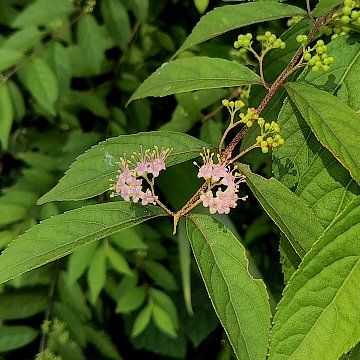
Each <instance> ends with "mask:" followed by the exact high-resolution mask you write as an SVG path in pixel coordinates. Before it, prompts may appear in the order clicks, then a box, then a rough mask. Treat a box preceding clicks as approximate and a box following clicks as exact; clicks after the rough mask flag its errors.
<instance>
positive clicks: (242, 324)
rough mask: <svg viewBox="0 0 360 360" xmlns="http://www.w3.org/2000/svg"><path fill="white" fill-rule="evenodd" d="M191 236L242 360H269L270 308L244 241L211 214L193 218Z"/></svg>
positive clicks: (213, 298)
mask: <svg viewBox="0 0 360 360" xmlns="http://www.w3.org/2000/svg"><path fill="white" fill-rule="evenodd" d="M186 227H187V233H188V237H189V240H190V243H191V246H192V249H193V252H194V255H195V259H196V262H197V264H198V266H199V269H200V272H201V275H202V278H203V280H204V282H205V286H206V288H207V291H208V294H209V296H210V299H211V301H212V304H213V306H214V308H215V311H216V314H217V315H218V317H219V319H220V321H221V324H222V325H223V327H224V329H225V332H226V334H227V335H228V337H229V341H230V343H231V344H232V347H233V349H234V352H235V354H236V356H237V358H238V359H249V360H265V358H266V353H267V348H268V336H269V331H270V316H271V314H270V306H269V302H268V294H267V291H266V287H265V285H264V283H263V281H262V280H258V279H256V280H255V279H254V278H252V277H251V275H250V274H249V272H248V265H249V264H248V260H247V258H246V255H245V249H244V247H243V246H242V245H241V243H240V241H239V240H238V239H237V238H236V237H235V236H234V235H233V234H232V233H231V232H230V231H229V230H228V229H226V228H225V226H224V225H223V224H221V223H219V222H218V221H216V220H214V219H212V218H211V217H210V216H208V215H200V214H199V215H191V216H189V217H188V219H187V223H186Z"/></svg>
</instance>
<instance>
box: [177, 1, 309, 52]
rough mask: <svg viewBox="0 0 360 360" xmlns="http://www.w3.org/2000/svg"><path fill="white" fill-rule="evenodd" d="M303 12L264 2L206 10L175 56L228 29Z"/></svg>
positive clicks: (287, 6)
mask: <svg viewBox="0 0 360 360" xmlns="http://www.w3.org/2000/svg"><path fill="white" fill-rule="evenodd" d="M305 14H306V12H305V11H304V10H303V9H300V8H298V7H295V6H291V5H285V4H276V3H266V2H260V3H247V4H240V5H226V6H222V7H219V8H216V9H215V10H213V11H210V12H208V13H207V14H206V15H205V16H203V17H202V18H201V19H200V21H199V22H198V23H197V24H196V26H195V28H194V29H193V31H192V33H191V34H190V35H189V36H188V38H187V39H186V40H185V42H184V44H183V45H182V46H181V47H180V49H179V50H178V51H177V52H176V54H175V56H176V55H178V54H179V53H181V52H183V51H185V50H187V49H189V48H191V47H192V46H195V45H198V44H200V43H202V42H204V41H207V40H210V39H212V38H214V37H215V36H218V35H221V34H223V33H225V32H227V31H230V30H234V29H238V28H240V27H243V26H247V25H251V24H255V23H259V22H264V21H270V20H276V19H281V18H284V17H291V16H295V15H305Z"/></svg>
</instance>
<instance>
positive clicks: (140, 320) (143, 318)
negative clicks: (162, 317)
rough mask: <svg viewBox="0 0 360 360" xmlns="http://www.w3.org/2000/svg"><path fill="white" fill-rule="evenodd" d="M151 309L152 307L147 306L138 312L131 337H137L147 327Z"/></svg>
mask: <svg viewBox="0 0 360 360" xmlns="http://www.w3.org/2000/svg"><path fill="white" fill-rule="evenodd" d="M152 309H153V307H152V305H151V304H148V305H146V306H145V307H144V308H143V309H142V310H141V311H140V312H139V314H138V315H137V317H136V319H135V322H134V326H133V329H132V333H131V336H132V337H136V336H139V335H140V334H141V333H142V332H143V331H144V330H145V329H146V328H147V327H148V325H149V323H150V320H151V315H152Z"/></svg>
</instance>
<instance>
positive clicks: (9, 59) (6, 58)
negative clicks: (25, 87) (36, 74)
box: [0, 48, 23, 86]
mask: <svg viewBox="0 0 360 360" xmlns="http://www.w3.org/2000/svg"><path fill="white" fill-rule="evenodd" d="M22 58H23V54H22V52H20V51H18V50H13V49H7V48H1V49H0V71H1V72H2V71H4V70H7V69H9V68H11V67H12V66H14V65H16V64H18V63H19V62H20V60H21V59H22ZM2 86H3V85H2Z"/></svg>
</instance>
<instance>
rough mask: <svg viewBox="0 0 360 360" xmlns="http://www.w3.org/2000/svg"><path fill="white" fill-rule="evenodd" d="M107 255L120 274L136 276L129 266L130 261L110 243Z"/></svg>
mask: <svg viewBox="0 0 360 360" xmlns="http://www.w3.org/2000/svg"><path fill="white" fill-rule="evenodd" d="M107 256H108V258H109V261H110V264H111V265H112V267H113V268H114V269H115V270H117V271H118V272H119V273H120V274H125V275H129V276H134V273H133V272H132V270H131V269H130V268H129V264H128V262H127V261H126V260H125V258H124V257H123V256H122V255H121V254H120V252H118V251H117V250H115V249H114V248H113V247H111V246H110V245H108V246H107Z"/></svg>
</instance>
